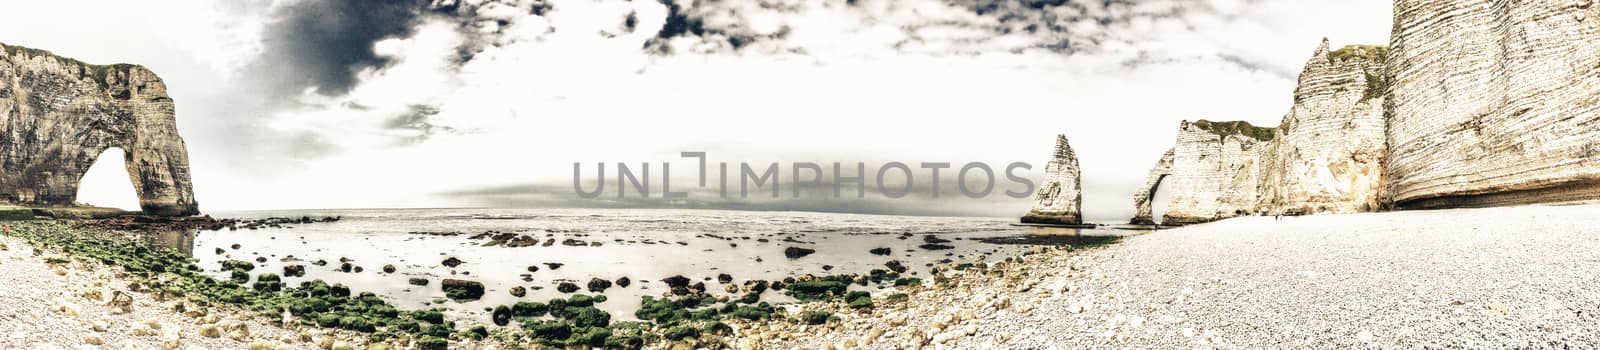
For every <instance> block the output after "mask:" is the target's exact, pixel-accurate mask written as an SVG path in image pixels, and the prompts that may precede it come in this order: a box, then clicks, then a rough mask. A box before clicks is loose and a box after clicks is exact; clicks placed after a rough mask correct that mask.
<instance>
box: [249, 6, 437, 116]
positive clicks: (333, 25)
mask: <svg viewBox="0 0 1600 350" xmlns="http://www.w3.org/2000/svg"><path fill="white" fill-rule="evenodd" d="M429 4H430V3H429V1H426V0H352V1H299V2H294V3H293V4H291V5H289V6H286V7H283V8H280V9H278V10H277V11H276V13H274V14H273V18H274V19H275V20H274V21H273V22H272V23H271V24H270V25H269V26H268V27H267V28H266V32H265V34H264V38H263V42H264V43H265V45H266V47H265V51H264V55H263V57H261V58H260V59H258V60H257V61H256V63H255V67H254V68H255V71H256V72H258V73H263V74H270V75H258V76H268V77H274V79H276V80H277V81H276V82H275V84H274V85H275V86H276V87H277V89H278V90H280V91H286V92H287V93H297V92H299V91H302V90H303V89H304V88H306V87H316V88H317V89H318V90H319V91H320V92H322V93H324V94H330V95H331V94H341V93H344V92H346V91H349V90H350V88H351V87H353V86H354V85H355V84H356V82H357V73H358V72H360V71H361V70H362V69H366V68H375V67H382V66H384V65H385V64H387V63H389V62H388V60H386V59H384V58H383V57H379V56H378V55H376V54H374V53H373V51H372V44H373V43H376V42H378V41H379V40H383V39H387V38H393V37H402V36H406V35H408V34H410V33H411V30H412V27H413V25H414V24H416V22H417V20H418V19H419V18H421V16H422V15H423V14H424V13H425V11H426V10H427V9H428V7H429Z"/></svg>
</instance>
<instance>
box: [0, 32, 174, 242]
mask: <svg viewBox="0 0 1600 350" xmlns="http://www.w3.org/2000/svg"><path fill="white" fill-rule="evenodd" d="M111 147H117V148H121V149H123V150H124V151H125V152H124V154H125V156H124V159H123V162H124V164H125V166H126V167H127V170H128V174H129V176H130V177H131V180H132V181H133V186H134V188H135V190H136V191H137V195H138V197H139V207H140V208H141V209H142V210H143V211H144V212H146V213H150V214H157V215H193V214H197V213H199V205H198V204H197V203H195V200H194V193H193V190H192V188H191V187H190V183H189V156H188V150H187V147H186V146H185V145H184V143H183V138H181V137H179V135H178V131H177V120H176V118H175V116H174V105H173V102H172V98H170V97H168V96H167V88H166V84H165V83H163V82H162V81H161V78H160V77H157V76H156V75H155V73H153V72H151V71H150V70H148V69H145V68H144V67H140V66H135V65H127V64H118V65H109V66H102V65H91V64H86V63H83V62H79V61H77V60H73V59H70V58H63V57H58V56H56V55H54V54H51V53H50V52H47V51H41V50H34V49H28V48H23V47H17V46H5V45H0V170H3V171H0V202H9V203H13V204H20V205H28V206H46V207H48V206H69V205H73V204H74V202H75V201H76V200H77V195H78V185H79V181H80V180H82V178H83V175H84V173H85V172H86V171H88V169H89V166H90V165H93V164H94V161H95V159H96V158H98V157H99V156H100V154H101V153H103V152H105V150H106V149H108V148H111Z"/></svg>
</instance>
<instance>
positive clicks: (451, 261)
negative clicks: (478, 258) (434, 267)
mask: <svg viewBox="0 0 1600 350" xmlns="http://www.w3.org/2000/svg"><path fill="white" fill-rule="evenodd" d="M462 263H465V262H464V261H461V259H456V257H453V256H452V257H450V258H448V259H444V261H440V262H439V264H440V265H444V266H445V267H456V266H461V264H462Z"/></svg>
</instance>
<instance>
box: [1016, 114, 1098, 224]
mask: <svg viewBox="0 0 1600 350" xmlns="http://www.w3.org/2000/svg"><path fill="white" fill-rule="evenodd" d="M1078 176H1079V169H1078V156H1077V154H1074V153H1073V152H1072V146H1071V145H1069V144H1067V136H1066V135H1057V136H1056V149H1055V153H1054V155H1053V156H1052V157H1050V162H1048V163H1045V166H1044V183H1042V184H1040V185H1039V193H1038V195H1036V196H1035V197H1034V200H1035V203H1034V205H1033V209H1032V210H1029V211H1028V214H1027V215H1023V216H1022V222H1023V223H1035V224H1056V225H1079V224H1083V217H1082V209H1083V208H1082V205H1083V204H1082V203H1083V188H1082V183H1081V182H1080V180H1079V178H1078Z"/></svg>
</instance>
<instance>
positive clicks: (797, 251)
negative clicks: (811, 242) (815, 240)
mask: <svg viewBox="0 0 1600 350" xmlns="http://www.w3.org/2000/svg"><path fill="white" fill-rule="evenodd" d="M816 252H817V250H816V249H810V248H800V247H788V248H783V256H784V257H787V258H790V259H799V258H803V257H805V256H807V255H811V254H812V253H816Z"/></svg>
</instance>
